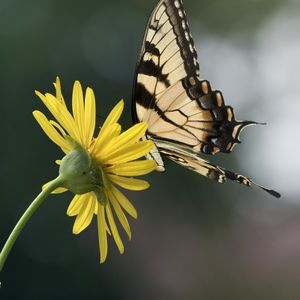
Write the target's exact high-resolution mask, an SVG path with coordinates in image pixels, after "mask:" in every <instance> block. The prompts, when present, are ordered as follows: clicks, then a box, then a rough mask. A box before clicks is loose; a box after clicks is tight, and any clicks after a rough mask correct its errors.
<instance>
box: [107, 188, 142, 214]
mask: <svg viewBox="0 0 300 300" xmlns="http://www.w3.org/2000/svg"><path fill="white" fill-rule="evenodd" d="M110 191H111V192H112V193H113V194H114V196H115V198H116V199H117V200H118V202H119V204H120V205H121V206H122V207H123V208H124V209H125V210H126V212H127V213H128V214H129V215H130V216H132V217H133V218H134V219H136V218H137V211H136V209H135V208H134V206H133V205H132V204H131V202H130V201H129V200H128V199H127V198H126V197H125V196H124V195H123V194H122V193H121V192H120V191H119V190H118V189H117V188H116V187H115V186H113V185H112V186H111V189H110Z"/></svg>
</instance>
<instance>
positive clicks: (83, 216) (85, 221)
mask: <svg viewBox="0 0 300 300" xmlns="http://www.w3.org/2000/svg"><path fill="white" fill-rule="evenodd" d="M84 196H85V197H84V198H83V200H82V201H83V205H82V206H81V209H80V211H79V213H78V215H77V217H76V220H75V223H74V226H73V233H74V234H79V233H80V232H81V231H83V230H84V229H85V228H86V227H88V226H89V225H90V223H91V221H92V219H93V216H94V210H95V204H96V197H94V196H92V195H91V194H85V195H84Z"/></svg>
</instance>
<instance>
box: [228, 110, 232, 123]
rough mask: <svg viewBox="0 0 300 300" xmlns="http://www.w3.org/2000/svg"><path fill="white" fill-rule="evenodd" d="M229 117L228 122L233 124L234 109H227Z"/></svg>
mask: <svg viewBox="0 0 300 300" xmlns="http://www.w3.org/2000/svg"><path fill="white" fill-rule="evenodd" d="M227 116H228V121H229V122H231V121H232V117H233V113H232V109H231V108H230V107H227Z"/></svg>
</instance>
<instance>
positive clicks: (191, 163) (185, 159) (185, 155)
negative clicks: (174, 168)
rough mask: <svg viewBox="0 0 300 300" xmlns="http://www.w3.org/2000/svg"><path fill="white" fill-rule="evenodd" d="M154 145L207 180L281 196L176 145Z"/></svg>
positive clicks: (163, 143) (158, 142)
mask: <svg viewBox="0 0 300 300" xmlns="http://www.w3.org/2000/svg"><path fill="white" fill-rule="evenodd" d="M155 143H156V145H157V146H158V147H159V149H161V153H163V154H165V155H166V156H167V157H168V158H169V159H171V160H173V161H174V162H176V163H177V164H179V165H181V166H183V167H185V168H187V169H190V170H192V171H194V172H196V173H198V174H201V175H203V176H205V177H207V178H209V179H212V180H214V181H217V182H219V183H225V182H226V181H227V180H231V181H235V182H238V183H240V184H242V185H245V186H248V187H250V186H251V185H256V186H258V187H259V188H261V189H263V190H264V191H266V192H267V193H269V194H271V195H272V196H274V197H276V198H280V196H281V195H280V194H279V193H278V192H276V191H274V190H272V189H269V188H266V187H263V186H261V185H259V184H257V183H255V182H254V181H253V180H252V179H250V178H249V177H247V176H244V175H239V174H237V173H235V172H232V171H229V170H226V169H225V168H222V167H220V166H216V165H214V164H212V163H210V162H208V161H206V160H204V159H202V158H201V157H199V155H197V154H195V153H193V152H191V151H190V150H189V149H188V148H182V147H180V146H179V147H178V145H176V144H172V143H166V142H164V141H155Z"/></svg>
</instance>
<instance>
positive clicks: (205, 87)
mask: <svg viewBox="0 0 300 300" xmlns="http://www.w3.org/2000/svg"><path fill="white" fill-rule="evenodd" d="M201 89H202V92H203V93H204V94H208V92H209V90H208V84H207V82H206V81H202V82H201Z"/></svg>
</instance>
